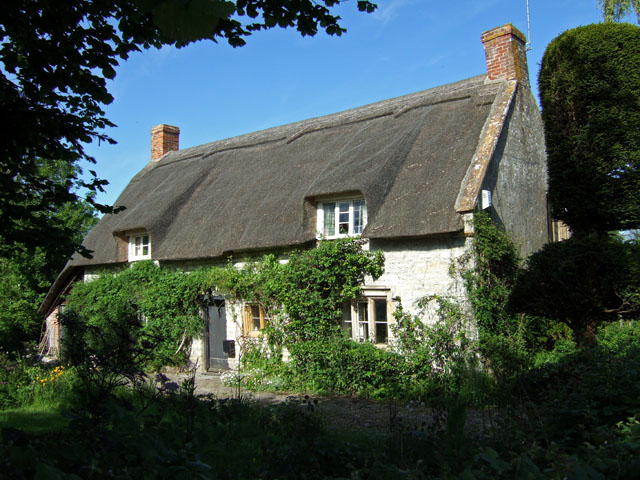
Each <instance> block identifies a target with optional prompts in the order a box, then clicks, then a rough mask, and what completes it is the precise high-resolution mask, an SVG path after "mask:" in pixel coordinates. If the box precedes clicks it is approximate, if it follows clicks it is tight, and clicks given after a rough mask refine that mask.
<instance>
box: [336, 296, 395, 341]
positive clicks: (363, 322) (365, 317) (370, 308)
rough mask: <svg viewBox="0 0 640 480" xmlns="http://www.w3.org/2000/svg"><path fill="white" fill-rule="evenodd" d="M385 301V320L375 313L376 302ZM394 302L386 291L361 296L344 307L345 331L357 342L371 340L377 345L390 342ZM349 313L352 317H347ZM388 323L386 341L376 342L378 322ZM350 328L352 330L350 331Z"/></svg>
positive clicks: (343, 326) (343, 324) (343, 323)
mask: <svg viewBox="0 0 640 480" xmlns="http://www.w3.org/2000/svg"><path fill="white" fill-rule="evenodd" d="M380 301H384V302H385V306H386V311H385V317H386V318H385V319H384V321H383V320H381V319H379V318H376V314H375V302H380ZM391 308H392V303H391V301H390V299H389V295H385V292H379V293H378V292H376V293H374V294H372V295H371V296H369V295H367V296H363V297H359V298H358V299H357V300H354V301H353V302H350V303H349V305H345V306H344V307H343V315H342V328H343V331H345V333H346V334H347V336H349V337H350V338H351V339H352V340H354V341H357V342H371V343H374V344H376V345H380V346H384V345H388V344H389V340H390V338H391V328H390V326H391V320H392V318H393V315H392V314H391ZM347 313H350V317H348V318H345V317H346V316H347V315H346V314H347ZM381 323H385V324H386V328H387V331H386V335H385V337H386V341H384V342H376V332H377V330H376V324H381ZM349 330H350V332H349Z"/></svg>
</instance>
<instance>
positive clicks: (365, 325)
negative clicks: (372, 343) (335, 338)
mask: <svg viewBox="0 0 640 480" xmlns="http://www.w3.org/2000/svg"><path fill="white" fill-rule="evenodd" d="M358 339H359V340H369V305H368V302H358Z"/></svg>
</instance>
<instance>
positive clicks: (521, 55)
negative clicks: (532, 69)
mask: <svg viewBox="0 0 640 480" xmlns="http://www.w3.org/2000/svg"><path fill="white" fill-rule="evenodd" d="M481 38H482V43H483V45H484V53H485V56H486V58H487V78H488V79H489V80H518V82H520V83H522V84H523V85H525V86H526V87H530V83H529V67H528V66H527V48H526V42H527V38H526V37H525V36H524V34H523V33H522V32H521V31H520V30H518V29H517V28H516V27H514V26H513V25H512V24H510V23H507V24H506V25H503V26H501V27H496V28H494V29H492V30H488V31H486V32H483V33H482V37H481Z"/></svg>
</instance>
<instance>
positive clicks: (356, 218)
mask: <svg viewBox="0 0 640 480" xmlns="http://www.w3.org/2000/svg"><path fill="white" fill-rule="evenodd" d="M364 216H365V210H364V200H354V201H353V233H355V234H358V233H362V230H364Z"/></svg>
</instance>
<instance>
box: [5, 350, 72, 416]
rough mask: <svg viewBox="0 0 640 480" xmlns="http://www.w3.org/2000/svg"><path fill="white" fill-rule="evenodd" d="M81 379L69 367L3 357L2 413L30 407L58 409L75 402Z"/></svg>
mask: <svg viewBox="0 0 640 480" xmlns="http://www.w3.org/2000/svg"><path fill="white" fill-rule="evenodd" d="M77 380H78V377H77V375H76V371H75V369H74V368H73V367H70V366H68V365H66V366H65V365H44V364H41V363H39V362H32V361H29V360H28V359H25V358H17V359H9V358H8V357H7V356H6V355H3V356H1V357H0V409H2V410H6V409H9V408H24V407H30V406H36V407H48V408H50V409H58V408H60V407H62V406H69V405H71V404H72V403H73V401H74V398H75V388H76V387H77Z"/></svg>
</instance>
